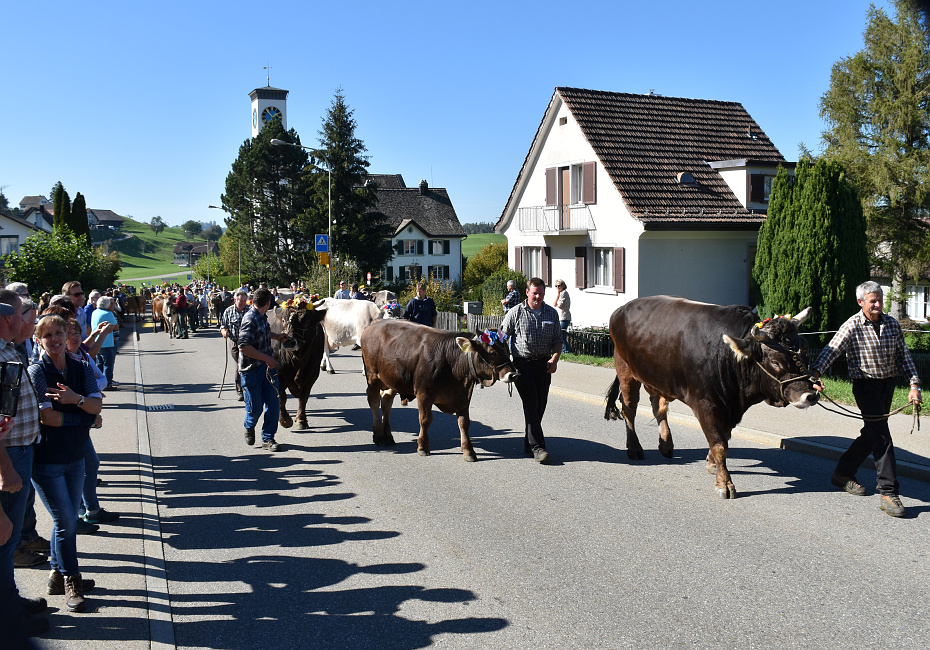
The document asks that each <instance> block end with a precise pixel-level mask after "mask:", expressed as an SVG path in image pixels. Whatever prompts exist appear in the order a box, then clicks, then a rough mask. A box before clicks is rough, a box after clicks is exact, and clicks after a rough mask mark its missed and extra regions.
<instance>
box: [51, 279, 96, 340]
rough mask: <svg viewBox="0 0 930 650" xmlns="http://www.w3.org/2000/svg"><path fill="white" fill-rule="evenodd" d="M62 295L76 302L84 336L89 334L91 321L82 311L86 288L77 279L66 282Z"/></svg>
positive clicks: (76, 314) (76, 311) (77, 314)
mask: <svg viewBox="0 0 930 650" xmlns="http://www.w3.org/2000/svg"><path fill="white" fill-rule="evenodd" d="M61 295H63V296H68V297H69V298H71V302H73V303H74V311H75V318H77V321H78V322H79V323H80V324H81V327H82V328H84V336H85V337H86V336H88V335H89V334H90V329H89V327H88V322H89V321H88V320H87V316H86V314H84V313H83V312H82V311H81V307H83V306H84V290H83V289H82V288H81V283H80V282H78V281H77V280H71V281H70V282H65V284H64V286H63V287H62V288H61ZM53 304H54V303H53Z"/></svg>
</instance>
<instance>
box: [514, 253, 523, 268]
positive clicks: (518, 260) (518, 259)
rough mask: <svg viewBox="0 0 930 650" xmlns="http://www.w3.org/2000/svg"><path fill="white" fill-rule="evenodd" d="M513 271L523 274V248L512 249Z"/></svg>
mask: <svg viewBox="0 0 930 650" xmlns="http://www.w3.org/2000/svg"><path fill="white" fill-rule="evenodd" d="M513 270H514V271H520V272H521V273H522V272H523V247H522V246H514V247H513Z"/></svg>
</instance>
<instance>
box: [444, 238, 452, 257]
mask: <svg viewBox="0 0 930 650" xmlns="http://www.w3.org/2000/svg"><path fill="white" fill-rule="evenodd" d="M451 251H452V242H451V241H449V240H448V239H446V240H445V241H443V242H442V253H443V255H448V254H449V253H450V252H451Z"/></svg>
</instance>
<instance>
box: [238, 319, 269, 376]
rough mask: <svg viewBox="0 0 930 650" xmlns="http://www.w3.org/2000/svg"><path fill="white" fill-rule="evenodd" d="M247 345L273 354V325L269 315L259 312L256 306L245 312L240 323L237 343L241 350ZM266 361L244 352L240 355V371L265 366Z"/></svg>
mask: <svg viewBox="0 0 930 650" xmlns="http://www.w3.org/2000/svg"><path fill="white" fill-rule="evenodd" d="M246 345H251V346H252V347H253V348H255V349H256V350H258V351H259V352H262V353H264V354H267V355H268V356H269V357H270V356H272V352H271V327H270V326H269V325H268V317H267V316H265V315H263V314H261V313H259V311H258V310H257V309H255V307H252V308H251V309H250V310H249V311H247V312H245V315H244V316H243V317H242V322H241V323H240V325H239V341H238V343H237V345H236V347H238V348H239V349H240V350H242V348H243V347H245V346H246ZM264 366H265V362H264V361H259V360H258V359H253V358H252V357H249V356H246V355H244V354H240V355H239V371H240V372H246V371H248V370H255V369H256V368H259V367H264Z"/></svg>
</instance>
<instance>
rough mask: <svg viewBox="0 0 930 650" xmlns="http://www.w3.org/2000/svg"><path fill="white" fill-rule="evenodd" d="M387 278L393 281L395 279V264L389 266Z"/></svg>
mask: <svg viewBox="0 0 930 650" xmlns="http://www.w3.org/2000/svg"><path fill="white" fill-rule="evenodd" d="M387 279H388V282H391V281H392V280H394V267H393V266H389V267H387Z"/></svg>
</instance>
